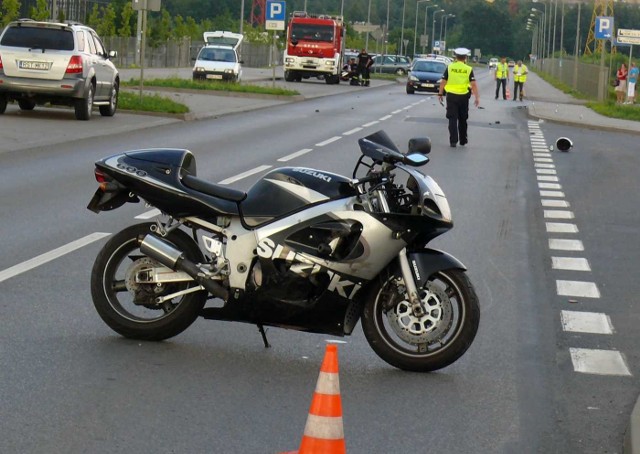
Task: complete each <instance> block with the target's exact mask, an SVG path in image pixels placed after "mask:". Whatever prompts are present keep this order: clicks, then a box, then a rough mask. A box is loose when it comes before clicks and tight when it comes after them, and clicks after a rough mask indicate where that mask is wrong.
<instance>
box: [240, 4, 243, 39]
mask: <svg viewBox="0 0 640 454" xmlns="http://www.w3.org/2000/svg"><path fill="white" fill-rule="evenodd" d="M243 26H244V0H242V2H241V3H240V34H241V35H242V29H243Z"/></svg>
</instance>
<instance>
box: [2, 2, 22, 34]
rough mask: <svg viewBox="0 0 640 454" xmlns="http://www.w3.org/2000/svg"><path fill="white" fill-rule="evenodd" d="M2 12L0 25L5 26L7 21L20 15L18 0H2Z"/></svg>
mask: <svg viewBox="0 0 640 454" xmlns="http://www.w3.org/2000/svg"><path fill="white" fill-rule="evenodd" d="M0 11H2V14H1V15H0V17H1V19H2V26H3V27H4V26H6V25H7V24H8V23H9V22H11V21H14V20H16V19H17V18H18V17H19V16H20V1H19V0H2V8H0Z"/></svg>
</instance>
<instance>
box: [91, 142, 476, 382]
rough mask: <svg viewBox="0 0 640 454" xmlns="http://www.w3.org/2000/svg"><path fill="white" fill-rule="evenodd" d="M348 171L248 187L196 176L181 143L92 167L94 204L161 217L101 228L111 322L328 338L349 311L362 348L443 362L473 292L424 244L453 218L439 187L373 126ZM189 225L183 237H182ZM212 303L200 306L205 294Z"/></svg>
mask: <svg viewBox="0 0 640 454" xmlns="http://www.w3.org/2000/svg"><path fill="white" fill-rule="evenodd" d="M358 144H359V146H360V151H361V156H360V157H359V159H358V161H357V163H356V165H355V168H354V170H353V175H352V178H348V177H345V176H341V175H337V174H334V173H330V172H324V171H320V170H315V169H310V168H306V167H283V168H277V169H274V170H272V171H270V172H268V173H267V174H266V175H264V176H263V177H262V178H261V179H260V180H259V181H258V182H256V183H255V184H254V185H253V187H251V189H249V191H248V192H244V191H239V190H236V189H232V188H229V187H226V186H221V185H217V184H213V183H210V182H208V181H206V180H204V179H201V178H198V177H197V175H196V160H195V157H194V155H193V154H192V153H191V152H190V151H188V150H184V149H145V150H134V151H126V152H124V153H120V154H116V155H113V156H110V157H107V158H104V159H101V160H99V161H97V162H96V163H95V177H96V180H97V182H98V183H99V187H98V190H97V191H96V193H95V195H94V196H93V198H92V200H91V202H90V203H89V205H88V207H87V208H88V209H90V210H92V211H94V212H96V213H99V212H101V211H108V210H113V209H116V208H118V207H120V206H122V205H123V204H125V203H128V202H131V203H135V202H140V201H141V200H144V201H145V202H146V203H147V204H148V205H149V206H152V207H155V208H157V209H159V210H160V211H161V213H162V215H161V216H160V217H159V218H158V219H157V220H156V221H155V222H147V223H141V224H135V225H132V226H130V227H128V228H125V229H124V230H122V231H121V232H119V233H117V234H115V235H113V236H112V237H111V238H110V239H109V241H108V242H107V243H106V244H105V245H104V247H103V248H102V249H101V251H100V252H99V254H98V256H97V258H96V261H95V264H94V266H93V270H92V274H91V294H92V299H93V302H94V305H95V308H96V310H97V312H98V314H99V315H100V317H101V318H102V319H103V320H104V322H105V323H106V324H107V325H108V326H109V327H111V328H112V329H113V330H114V331H116V332H117V333H119V334H121V335H122V336H125V337H127V338H132V339H143V340H151V341H160V340H163V339H167V338H170V337H173V336H176V335H177V334H179V333H181V332H182V331H184V330H185V329H186V328H187V327H189V325H191V324H192V323H193V322H194V321H195V320H196V319H197V317H199V316H201V317H204V318H205V319H213V320H224V321H236V322H245V323H250V324H255V325H257V327H258V330H259V332H260V334H261V336H262V340H263V342H264V345H265V347H269V346H270V345H269V342H268V340H267V337H266V333H265V330H264V326H275V327H282V328H289V329H294V330H299V331H306V332H314V333H324V334H330V335H337V336H346V335H350V334H352V332H353V330H354V328H355V326H356V324H357V322H358V320H362V328H363V331H364V334H365V337H366V339H367V341H368V343H369V344H370V346H371V348H372V349H373V350H374V351H375V352H376V353H377V354H378V355H379V356H380V357H381V358H382V359H383V360H384V361H386V362H387V363H389V364H390V365H392V366H395V367H397V368H400V369H404V370H410V371H421V372H427V371H433V370H437V369H440V368H443V367H445V366H448V365H450V364H451V363H453V362H454V361H456V360H457V359H458V358H460V357H461V356H462V355H463V354H464V353H465V352H466V351H467V349H468V348H469V346H470V345H471V343H472V341H473V339H474V337H475V335H476V332H477V330H478V324H479V319H480V311H479V306H478V299H477V296H476V293H475V291H474V289H473V286H472V284H471V282H470V280H469V279H468V277H467V275H466V274H465V271H466V268H465V266H464V265H463V264H462V263H461V262H460V261H459V260H458V259H456V258H454V257H453V256H451V255H449V254H447V253H446V252H442V251H439V250H435V249H430V248H427V247H426V245H427V244H428V243H429V242H430V241H431V240H432V239H433V238H435V237H437V236H438V235H441V234H443V233H445V232H446V231H448V230H449V229H451V228H452V227H453V221H452V217H451V210H450V208H449V204H448V202H447V199H446V197H445V195H444V193H443V191H442V190H441V189H440V187H439V186H438V184H437V183H436V182H435V181H434V180H433V179H432V178H431V177H429V176H427V175H424V174H423V173H422V172H420V171H419V170H418V169H417V167H420V166H423V165H425V164H426V163H427V162H429V157H428V156H427V154H428V153H429V152H430V151H431V141H430V140H429V139H428V138H414V139H411V140H409V144H408V152H407V153H406V154H403V153H401V152H400V151H399V150H398V148H397V147H396V146H395V145H394V144H393V142H392V141H391V139H390V138H389V137H388V136H387V134H386V133H384V132H383V131H378V132H377V133H374V134H372V135H369V136H367V137H364V138H362V139H360V140H359V141H358ZM188 232H190V233H191V234H189V233H188ZM208 300H212V302H211V304H209V305H207V301H208Z"/></svg>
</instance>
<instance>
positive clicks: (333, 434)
mask: <svg viewBox="0 0 640 454" xmlns="http://www.w3.org/2000/svg"><path fill="white" fill-rule="evenodd" d="M346 452H347V448H346V445H345V442H344V427H343V425H342V401H341V399H340V379H339V377H338V346H337V345H335V344H331V345H327V349H326V351H325V354H324V360H323V361H322V367H320V376H319V377H318V382H317V384H316V390H315V392H314V393H313V400H312V401H311V408H309V416H308V417H307V424H306V425H305V426H304V435H303V436H302V443H301V444H300V448H299V449H298V451H293V452H292V453H291V454H294V453H297V454H345V453H346Z"/></svg>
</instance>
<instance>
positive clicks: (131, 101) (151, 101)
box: [118, 91, 189, 114]
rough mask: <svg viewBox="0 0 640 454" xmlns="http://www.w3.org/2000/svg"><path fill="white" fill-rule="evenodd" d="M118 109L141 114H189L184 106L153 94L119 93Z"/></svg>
mask: <svg viewBox="0 0 640 454" xmlns="http://www.w3.org/2000/svg"><path fill="white" fill-rule="evenodd" d="M118 107H119V108H120V109H124V110H138V111H143V112H162V113H172V114H183V113H187V112H189V108H188V107H187V106H185V105H184V104H180V103H178V102H175V101H173V100H171V99H169V98H165V97H163V96H160V95H157V94H153V95H142V99H141V98H140V94H139V93H130V92H126V91H121V92H120V93H119V94H118Z"/></svg>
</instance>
